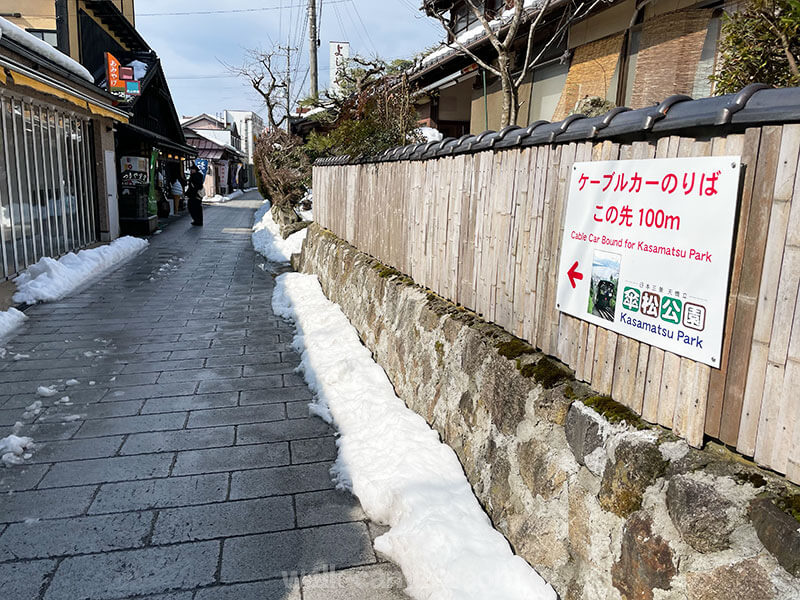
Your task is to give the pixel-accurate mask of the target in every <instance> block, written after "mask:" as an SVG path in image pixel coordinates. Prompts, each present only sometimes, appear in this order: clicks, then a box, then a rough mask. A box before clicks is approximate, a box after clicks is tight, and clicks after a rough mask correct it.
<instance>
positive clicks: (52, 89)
mask: <svg viewBox="0 0 800 600" xmlns="http://www.w3.org/2000/svg"><path fill="white" fill-rule="evenodd" d="M115 104H116V101H115V98H114V96H112V95H111V94H109V93H108V92H105V91H104V90H102V89H100V88H99V87H97V86H96V85H95V84H94V81H93V78H92V76H91V74H90V73H89V72H88V71H87V70H86V69H85V68H83V67H82V66H81V65H80V64H78V63H77V62H75V61H74V60H72V59H70V58H69V57H67V56H65V55H64V54H62V53H60V52H59V51H57V50H56V49H54V48H53V47H52V46H51V45H49V44H48V43H46V42H45V41H44V40H43V39H42V37H40V36H35V35H33V34H30V33H27V32H25V31H24V30H22V29H20V28H19V27H17V26H15V25H13V24H12V23H10V22H9V21H7V20H5V19H2V18H0V142H1V143H0V148H2V151H0V261H2V262H1V263H0V280H2V279H7V278H10V277H13V276H15V275H17V274H18V273H20V272H21V271H22V270H24V269H25V268H26V267H28V266H30V265H32V264H33V263H35V262H36V261H38V260H39V259H40V258H42V257H58V256H60V255H62V254H65V253H67V252H70V251H73V250H78V249H80V248H83V247H85V246H87V245H89V244H92V243H94V242H96V241H98V240H111V239H114V238H116V237H118V235H119V222H118V207H117V169H116V155H115V148H114V133H113V132H114V129H115V128H116V127H121V126H123V125H125V124H126V123H127V122H128V120H129V118H130V114H129V113H128V112H127V111H126V110H125V109H124V108H121V107H118V106H115Z"/></svg>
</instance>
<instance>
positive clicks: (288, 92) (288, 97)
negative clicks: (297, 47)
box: [278, 41, 293, 133]
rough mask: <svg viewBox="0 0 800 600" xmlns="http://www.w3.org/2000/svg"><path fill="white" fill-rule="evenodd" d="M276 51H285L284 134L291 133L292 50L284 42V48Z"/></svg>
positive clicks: (280, 47) (279, 47) (281, 47)
mask: <svg viewBox="0 0 800 600" xmlns="http://www.w3.org/2000/svg"><path fill="white" fill-rule="evenodd" d="M278 50H286V133H291V132H292V125H291V123H290V117H289V115H290V114H291V111H292V82H291V74H292V58H291V56H292V50H293V48H292V47H291V46H290V45H289V42H288V41H287V42H286V46H278Z"/></svg>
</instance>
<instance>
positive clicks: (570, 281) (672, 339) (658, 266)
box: [556, 156, 741, 367]
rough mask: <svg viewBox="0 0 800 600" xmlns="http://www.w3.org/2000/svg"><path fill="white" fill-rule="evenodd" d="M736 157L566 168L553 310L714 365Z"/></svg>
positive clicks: (737, 165) (733, 213)
mask: <svg viewBox="0 0 800 600" xmlns="http://www.w3.org/2000/svg"><path fill="white" fill-rule="evenodd" d="M740 163H741V161H740V157H738V156H721V157H692V158H670V159H650V160H624V161H598V162H582V163H575V165H574V166H573V169H572V178H571V181H570V187H569V196H568V199H567V206H566V215H565V221H564V236H563V240H562V246H561V261H560V264H559V272H558V289H557V299H556V300H557V305H558V309H559V310H560V311H562V312H565V313H567V314H570V315H572V316H574V317H577V318H579V319H582V320H584V321H588V322H590V323H594V324H595V325H599V326H601V327H605V328H606V329H609V330H611V331H615V332H617V333H619V334H621V335H624V336H627V337H630V338H634V339H637V340H639V341H641V342H644V343H647V344H650V345H652V346H656V347H658V348H662V349H664V350H667V351H669V352H673V353H675V354H678V355H680V356H685V357H687V358H690V359H692V360H696V361H699V362H702V363H705V364H707V365H710V366H713V367H718V366H719V362H720V359H719V357H720V353H721V350H722V334H723V327H724V323H725V308H726V302H727V292H728V278H729V270H730V261H731V245H732V239H733V226H734V222H735V219H736V206H737V195H738V189H739V177H740V172H741V164H740Z"/></svg>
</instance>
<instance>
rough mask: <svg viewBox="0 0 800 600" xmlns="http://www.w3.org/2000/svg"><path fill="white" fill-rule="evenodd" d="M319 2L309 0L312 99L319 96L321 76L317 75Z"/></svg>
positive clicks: (309, 53)
mask: <svg viewBox="0 0 800 600" xmlns="http://www.w3.org/2000/svg"><path fill="white" fill-rule="evenodd" d="M318 44H319V39H318V35H317V0H308V59H309V70H310V75H311V90H310V91H311V97H312V98H317V96H319V75H318V73H317V46H318Z"/></svg>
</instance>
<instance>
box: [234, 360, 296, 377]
mask: <svg viewBox="0 0 800 600" xmlns="http://www.w3.org/2000/svg"><path fill="white" fill-rule="evenodd" d="M295 368H297V365H296V364H292V363H287V362H275V363H263V364H251V365H245V366H244V371H243V373H242V375H243V376H244V377H260V376H262V375H280V374H283V373H292V372H294V370H295Z"/></svg>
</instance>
